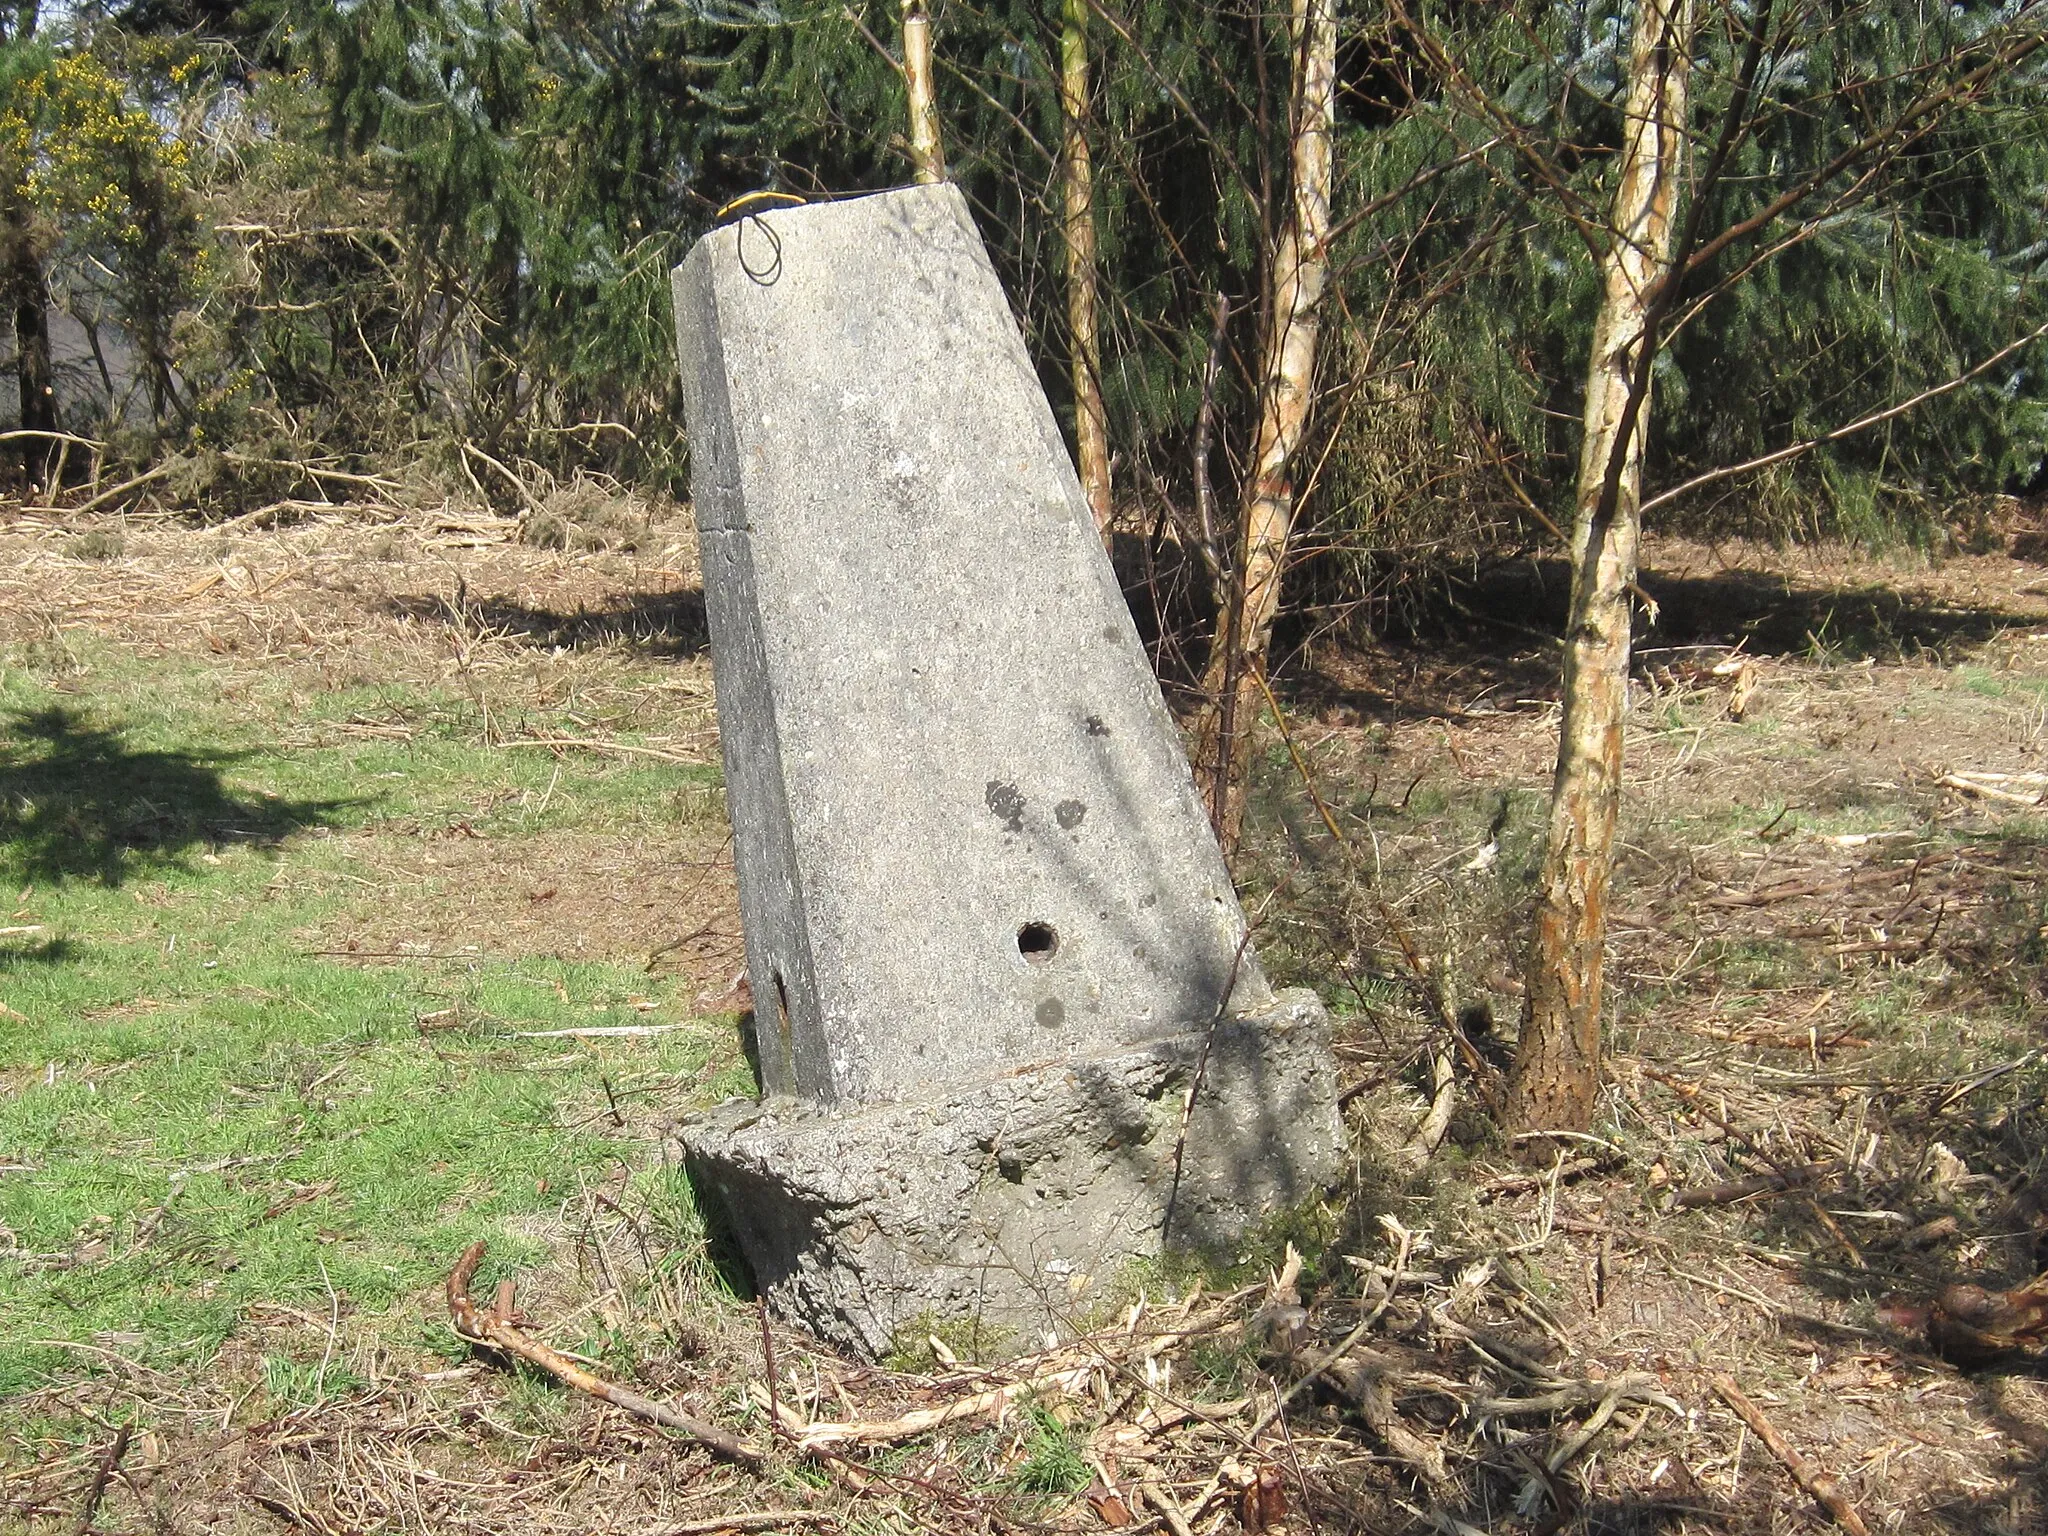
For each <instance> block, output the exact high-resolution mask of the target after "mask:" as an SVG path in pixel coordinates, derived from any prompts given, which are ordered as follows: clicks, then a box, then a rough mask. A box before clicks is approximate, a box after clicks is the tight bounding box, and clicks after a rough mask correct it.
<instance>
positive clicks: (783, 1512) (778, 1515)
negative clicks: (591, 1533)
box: [640, 1509, 839, 1536]
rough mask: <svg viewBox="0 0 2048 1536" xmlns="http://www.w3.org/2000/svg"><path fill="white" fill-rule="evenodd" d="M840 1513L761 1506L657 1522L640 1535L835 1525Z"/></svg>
mask: <svg viewBox="0 0 2048 1536" xmlns="http://www.w3.org/2000/svg"><path fill="white" fill-rule="evenodd" d="M838 1520H839V1517H838V1516H837V1515H835V1514H832V1513H831V1512H830V1511H828V1510H823V1509H763V1510H756V1511H751V1512H749V1513H747V1514H743V1515H720V1516H718V1517H717V1518H715V1519H711V1520H685V1521H683V1522H682V1523H681V1524H680V1525H657V1526H655V1527H654V1529H652V1530H650V1531H642V1532H641V1533H640V1536H715V1533H716V1532H719V1531H777V1530H781V1529H782V1528H783V1527H784V1526H786V1525H834V1524H837V1523H838Z"/></svg>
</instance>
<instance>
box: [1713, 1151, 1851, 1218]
mask: <svg viewBox="0 0 2048 1536" xmlns="http://www.w3.org/2000/svg"><path fill="white" fill-rule="evenodd" d="M1841 1171H1842V1165H1841V1163H1840V1162H1827V1163H1808V1164H1807V1165H1806V1166H1805V1167H1804V1168H1788V1169H1786V1170H1785V1171H1784V1172H1783V1173H1759V1174H1757V1175H1756V1176H1755V1177H1753V1178H1747V1179H1731V1180H1730V1181H1729V1182H1728V1183H1726V1184H1707V1185H1701V1186H1699V1187H1696V1188H1693V1189H1682V1190H1680V1191H1679V1192H1678V1205H1679V1208H1680V1209H1681V1210H1688V1211H1690V1210H1697V1209H1698V1208H1700V1207H1701V1206H1707V1205H1733V1204H1734V1203H1735V1202H1736V1201H1738V1200H1751V1199H1754V1198H1756V1197H1757V1196H1759V1195H1781V1194H1784V1193H1785V1192H1786V1191H1787V1190H1793V1189H1807V1188H1810V1187H1811V1186H1812V1185H1814V1184H1817V1183H1819V1182H1820V1181H1821V1180H1822V1179H1824V1178H1829V1177H1832V1176H1833V1175H1835V1174H1837V1173H1840V1172H1841Z"/></svg>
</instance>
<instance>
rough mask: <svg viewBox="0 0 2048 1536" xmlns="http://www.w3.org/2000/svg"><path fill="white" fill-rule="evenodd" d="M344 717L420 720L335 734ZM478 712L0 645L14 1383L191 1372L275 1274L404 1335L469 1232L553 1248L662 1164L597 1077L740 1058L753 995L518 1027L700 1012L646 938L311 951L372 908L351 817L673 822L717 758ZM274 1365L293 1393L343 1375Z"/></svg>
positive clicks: (286, 681) (6, 1207) (734, 1076)
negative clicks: (629, 1031) (553, 739)
mask: <svg viewBox="0 0 2048 1536" xmlns="http://www.w3.org/2000/svg"><path fill="white" fill-rule="evenodd" d="M352 718H354V719H358V720H361V719H371V720H375V721H379V722H391V723H396V724H403V725H404V726H406V727H408V728H409V729H411V731H412V733H413V734H412V737H411V739H410V740H406V741H393V740H383V739H376V738H371V739H367V740H365V739H362V738H360V737H357V736H350V735H348V734H346V733H343V732H340V731H337V730H336V729H334V728H335V727H336V726H337V725H339V724H340V723H342V722H347V721H349V720H351V719H352ZM501 723H502V722H501ZM539 723H540V724H542V725H547V724H548V723H547V722H545V721H542V722H539ZM479 726H480V720H479V711H478V707H477V705H476V703H475V702H474V701H473V700H472V699H471V698H470V697H469V696H468V695H467V694H466V693H464V692H463V691H461V690H458V689H449V690H446V691H440V690H436V689H432V688H422V689H416V690H414V689H406V688H400V687H395V686H394V687H384V688H374V689H365V688H344V689H340V690H336V691H334V692H331V693H315V694H311V695H307V694H301V693H299V692H297V691H296V690H295V688H294V686H293V683H292V681H291V679H290V678H288V677H286V676H284V675H282V674H265V673H262V672H256V673H254V674H253V675H250V674H242V675H234V674H227V673H223V672H219V671H214V670H210V669H207V668H205V667H203V666H200V665H197V664H190V663H179V662H176V661H163V660H153V661H151V662H149V663H148V664H147V665H146V666H145V665H144V664H143V663H141V662H139V661H136V660H134V659H131V658H129V657H126V656H124V655H122V654H120V653H117V652H114V651H112V650H111V649H104V648H93V647H87V646H81V645H80V644H79V643H78V642H76V641H67V642H66V643H64V644H61V645H60V644H57V643H55V642H43V643H41V644H38V645H35V646H22V647H13V648H7V649H0V928H12V929H17V930H23V931H18V932H14V933H11V934H7V935H5V936H0V1004H4V1007H5V1010H6V1011H5V1012H4V1013H0V1170H4V1171H0V1396H4V1395H6V1394H10V1393H15V1392H19V1391H22V1390H24V1389H28V1388H32V1387H34V1386H36V1385H38V1384H40V1383H42V1382H44V1381H46V1380H48V1379H50V1378H51V1377H52V1376H55V1375H59V1374H63V1373H68V1372H73V1371H76V1370H78V1369H80V1368H81V1367H82V1366H83V1365H87V1364H89V1363H90V1362H91V1360H92V1359H93V1356H92V1354H91V1351H92V1350H93V1349H109V1348H111V1349H114V1350H116V1351H118V1352H120V1353H123V1354H128V1355H134V1356H139V1357H141V1358H143V1359H145V1360H146V1361H147V1362H148V1363H149V1364H150V1365H151V1366H153V1367H155V1368H157V1369H197V1368H203V1367H204V1365H205V1363H206V1362H207V1361H208V1360H209V1359H210V1358H211V1357H212V1356H213V1355H214V1354H215V1352H216V1351H218V1350H219V1349H220V1347H221V1346H222V1345H223V1343H224V1342H225V1341H227V1340H228V1339H229V1338H230V1337H231V1336H232V1335H233V1334H234V1332H235V1330H236V1328H237V1325H238V1322H239V1321H240V1320H241V1319H242V1318H244V1317H245V1316H246V1315H247V1313H248V1311H249V1309H250V1308H251V1307H252V1306H253V1305H255V1304H257V1303H259V1302H264V1303H272V1304H282V1305H285V1306H291V1307H297V1308H299V1309H302V1310H303V1311H306V1312H309V1313H313V1314H315V1315H317V1316H320V1317H322V1318H325V1317H328V1316H330V1315H333V1314H338V1315H340V1316H343V1317H347V1318H350V1319H354V1320H357V1321H358V1322H361V1321H362V1320H364V1319H368V1320H370V1321H372V1322H374V1321H375V1320H376V1319H377V1318H378V1317H380V1316H388V1317H389V1318H391V1319H393V1320H394V1323H395V1325H399V1326H409V1327H411V1329H412V1331H413V1333H414V1335H415V1336H416V1335H417V1333H418V1327H417V1317H418V1311H417V1308H416V1307H411V1308H410V1309H409V1308H408V1303H411V1302H413V1301H415V1300H416V1299H417V1298H420V1297H421V1296H422V1293H425V1292H428V1291H429V1290H430V1288H431V1287H433V1286H434V1285H436V1284H437V1283H438V1282H439V1280H440V1279H441V1277H442V1276H443V1275H444V1274H445V1273H446V1270H447V1268H448V1266H449V1265H450V1263H451V1262H452V1261H453V1259H454V1257H455V1255H456V1254H458V1253H459V1252H460V1251H461V1249H462V1247H463V1246H464V1245H465V1244H467V1243H469V1242H470V1241H473V1240H475V1239H477V1238H485V1239H488V1240H490V1242H491V1243H492V1253H491V1264H490V1266H489V1274H487V1276H486V1277H485V1279H486V1280H488V1279H489V1278H491V1277H492V1276H494V1275H495V1274H497V1273H500V1272H504V1271H505V1270H507V1269H509V1268H510V1267H512V1266H515V1265H517V1264H519V1263H521V1262H522V1261H527V1262H530V1261H533V1260H535V1259H538V1258H539V1257H541V1253H540V1248H539V1244H538V1243H537V1241H536V1239H535V1238H534V1237H533V1236H532V1235H531V1234H532V1232H533V1231H534V1230H536V1228H537V1226H538V1218H541V1217H543V1216H544V1215H545V1214H546V1213H550V1212H553V1211H554V1210H555V1209H556V1208H557V1207H558V1205H559V1204H560V1202H561V1201H562V1199H563V1198H564V1192H565V1191H568V1192H572V1193H573V1192H574V1190H575V1189H576V1188H577V1184H578V1179H579V1176H581V1177H586V1178H587V1177H589V1176H590V1175H592V1174H594V1173H595V1172H597V1171H598V1170H600V1169H603V1168H607V1167H610V1168H612V1169H616V1168H617V1166H618V1163H619V1160H620V1159H621V1158H624V1159H626V1160H627V1161H628V1162H629V1163H637V1162H638V1161H639V1160H640V1158H641V1157H642V1156H643V1154H644V1150H645V1145H646V1143H645V1141H644V1140H643V1139H641V1137H640V1135H639V1133H637V1132H635V1131H633V1130H631V1129H630V1128H624V1129H622V1128H621V1127H619V1126H617V1125H615V1124H614V1122H613V1119H612V1117H611V1116H610V1115H609V1114H608V1113H607V1112H606V1111H607V1104H608V1100H607V1097H606V1089H607V1086H608V1087H609V1089H610V1093H611V1095H612V1096H613V1097H614V1098H616V1099H617V1100H618V1101H619V1102H620V1103H621V1104H623V1105H625V1106H627V1113H628V1114H631V1113H632V1112H633V1106H634V1105H636V1104H640V1103H644V1102H646V1101H647V1100H648V1099H649V1097H650V1096H651V1095H653V1094H656V1093H660V1094H662V1095H664V1102H668V1101H669V1099H668V1096H670V1095H681V1094H687V1093H690V1092H697V1093H707V1094H709V1093H716V1092H719V1091H721V1090H724V1089H729V1088H734V1087H738V1086H740V1082H741V1079H742V1077H743V1075H744V1068H743V1067H742V1066H741V1065H740V1064H739V1063H738V1058H737V1052H736V1049H735V1046H734V1043H733V1029H732V1026H731V1021H730V1020H716V1021H702V1022H699V1023H695V1024H692V1025H691V1026H690V1027H687V1028H683V1029H677V1030H674V1031H671V1032H668V1033H664V1034H660V1035H655V1036H647V1037H626V1038H614V1039H606V1040H590V1041H580V1042H579V1041H576V1040H568V1039H545V1040H536V1039H520V1038H517V1036H516V1033H515V1032H516V1031H519V1030H528V1029H559V1028H565V1027H571V1026H588V1025H593V1024H597V1025H602V1024H618V1023H629V1022H634V1023H637V1022H644V1021H647V1020H655V1021H664V1020H669V1021H673V1020H677V1019H681V1018H686V1017H687V1015H688V1013H689V1011H690V1009H689V994H688V990H687V986H686V985H685V984H679V983H675V982H670V981H665V980H662V979H659V978H656V977H650V976H648V975H645V974H643V973H642V972H641V971H640V969H639V968H637V967H635V966H630V965H619V964H607V963H582V962H572V961H565V960H559V959H553V958H546V957H526V958H509V959H490V958H474V959H461V960H457V961H454V962H443V961H433V960H423V961H417V962H408V963H403V964H386V963H361V962H355V961H350V960H348V959H346V958H342V957H338V956H333V955H321V954H317V953H313V952H312V951H313V950H315V949H316V948H318V947H319V946H318V945H316V944H314V943H312V942H310V941H309V939H308V937H307V935H309V934H310V933H312V932H314V931H316V930H317V927H318V925H319V924H320V923H322V922H323V921H324V920H329V919H331V918H333V917H334V916H335V915H336V913H337V912H338V911H339V910H340V909H341V908H342V905H343V904H344V903H345V902H349V901H356V902H358V903H360V902H361V901H362V900H363V887H362V884H361V883H360V877H359V876H355V875H353V874H352V870H353V869H354V868H355V867H356V866H354V865H353V864H352V863H351V861H350V859H349V857H348V856H347V854H348V851H349V849H348V848H345V847H344V844H349V845H352V846H353V848H354V850H355V851H356V852H358V853H360V852H361V851H362V849H363V847H364V846H365V840H366V839H367V840H368V843H367V846H369V847H370V848H371V849H372V850H375V849H376V848H377V847H379V846H382V845H383V844H384V843H385V842H386V841H389V842H391V843H396V842H398V841H399V840H402V839H407V838H416V837H419V836H422V835H429V834H431V833H432V832H434V831H436V830H439V829H445V828H450V827H455V826H458V825H460V826H463V827H465V828H467V829H468V830H469V831H473V832H474V833H476V834H477V835H479V836H484V837H493V838H507V839H511V838H518V837H522V836H531V835H533V834H535V833H537V832H541V831H554V832H559V831H564V830H571V831H573V830H576V829H580V828H588V829H594V830H603V831H606V832H611V833H616V832H618V831H620V830H621V829H642V830H645V831H647V832H649V833H656V832H664V831H665V832H668V833H670V834H671V835H674V833H675V832H676V830H677V829H678V828H680V827H682V826H685V825H686V824H687V823H689V822H690V821H691V820H693V819H699V818H701V816H702V814H703V808H704V805H705V804H706V803H707V799H709V800H711V801H712V802H713V803H715V795H716V788H717V780H716V775H715V773H713V772H712V771H710V770H703V769H693V768H684V767H679V766H671V765H653V766H650V765H648V764H647V763H646V762H645V761H644V760H639V761H627V762H623V763H621V762H614V761H607V760H605V759H599V758H589V759H583V758H575V759H570V760H565V761H559V762H558V761H556V760H555V759H553V758H552V757H551V756H550V755H548V754H546V753H537V752H523V753H522V752H510V751H503V750H494V749H492V748H489V747H487V746H485V745H483V744H482V733H481V731H480V729H479ZM549 728H551V729H553V728H555V727H553V726H550V727H549ZM341 834H348V835H347V836H342V835H341ZM378 899H379V900H388V901H396V902H400V903H403V902H404V901H406V900H409V899H413V896H412V893H408V892H405V891H403V890H388V891H386V892H385V893H384V894H383V896H381V897H379V898H378ZM419 899H421V900H425V899H429V898H428V897H427V896H425V895H424V894H422V895H420V897H419ZM484 937H488V936H484ZM649 1003H651V1004H653V1005H654V1006H653V1008H652V1009H651V1010H650V1009H648V1008H647V1007H645V1006H644V1005H646V1004H649ZM444 1010H453V1011H452V1012H444ZM423 1015H441V1017H439V1018H438V1019H436V1020H433V1021H432V1024H433V1026H434V1027H423V1023H422V1016H423ZM450 1024H452V1025H454V1026H455V1027H452V1028H449V1027H446V1026H448V1025H450ZM406 1319H411V1320H412V1321H411V1322H410V1323H407V1322H405V1321H404V1320H406ZM79 1346H85V1348H84V1349H81V1348H79ZM263 1372H264V1384H265V1386H266V1390H267V1393H268V1395H269V1396H270V1397H271V1398H272V1399H273V1400H277V1401H283V1402H296V1401H304V1400H309V1397H317V1396H321V1395H328V1396H331V1395H333V1394H334V1393H335V1392H337V1391H339V1390H345V1389H346V1387H347V1386H348V1385H349V1384H350V1382H351V1381H352V1378H351V1377H350V1376H349V1375H348V1372H347V1369H346V1368H345V1367H344V1366H342V1365H341V1364H339V1363H338V1362H335V1361H329V1362H328V1363H327V1365H326V1367H325V1369H324V1370H320V1369H319V1362H318V1361H317V1359H316V1360H315V1361H312V1362H308V1361H305V1360H301V1359H296V1358H294V1359H283V1358H280V1357H274V1356H273V1357H269V1358H267V1359H266V1360H265V1362H264V1365H263Z"/></svg>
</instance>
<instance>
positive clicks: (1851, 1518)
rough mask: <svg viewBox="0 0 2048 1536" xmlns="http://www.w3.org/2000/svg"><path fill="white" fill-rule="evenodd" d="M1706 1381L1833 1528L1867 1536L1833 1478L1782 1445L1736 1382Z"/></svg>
mask: <svg viewBox="0 0 2048 1536" xmlns="http://www.w3.org/2000/svg"><path fill="white" fill-rule="evenodd" d="M1707 1381H1708V1382H1709V1383H1710V1384H1711V1385H1712V1386H1713V1388H1714V1390H1715V1391H1716V1392H1717V1393H1719V1394H1720V1397H1721V1401H1722V1402H1724V1403H1726V1404H1727V1405H1728V1406H1729V1408H1730V1409H1732V1410H1733V1411H1734V1414H1735V1416H1736V1417H1737V1418H1738V1419H1740V1420H1742V1422H1743V1423H1745V1424H1747V1425H1748V1426H1749V1432H1750V1433H1751V1434H1753V1435H1755V1436H1756V1437H1757V1439H1759V1440H1761V1441H1763V1443H1764V1448H1765V1449H1766V1450H1768V1451H1769V1452H1770V1453H1771V1454H1772V1455H1773V1456H1775V1457H1777V1458H1778V1460H1779V1461H1780V1462H1782V1463H1783V1464H1784V1467H1785V1470H1786V1471H1787V1472H1790V1473H1791V1474H1792V1481H1793V1482H1795V1483H1797V1484H1798V1485H1799V1486H1800V1487H1801V1488H1804V1489H1805V1490H1806V1491H1807V1492H1808V1493H1809V1494H1811V1495H1812V1496H1813V1499H1814V1502H1815V1503H1817V1504H1819V1505H1820V1507H1821V1508H1822V1509H1824V1510H1826V1511H1827V1512H1828V1514H1829V1515H1830V1516H1832V1517H1833V1519H1834V1522H1835V1524H1837V1525H1839V1526H1840V1527H1841V1528H1842V1529H1843V1530H1845V1531H1847V1532H1849V1533H1850V1536H1870V1527H1869V1526H1867V1525H1865V1524H1864V1523H1863V1517H1862V1516H1861V1515H1859V1514H1858V1513H1857V1512H1856V1506H1855V1505H1854V1504H1851V1503H1850V1502H1849V1501H1848V1500H1847V1499H1845V1498H1844V1497H1842V1491H1841V1489H1840V1488H1839V1487H1837V1486H1836V1484H1835V1480H1834V1478H1833V1477H1831V1476H1829V1475H1828V1474H1827V1473H1825V1472H1817V1471H1815V1470H1814V1468H1813V1465H1812V1464H1811V1463H1810V1462H1808V1461H1807V1459H1806V1458H1805V1457H1804V1456H1801V1455H1800V1454H1799V1453H1798V1452H1797V1451H1795V1450H1793V1449H1792V1447H1791V1446H1789V1445H1787V1444H1786V1443H1785V1437H1784V1436H1782V1435H1780V1434H1779V1433H1778V1431H1777V1430H1776V1429H1774V1428H1773V1427H1772V1425H1771V1421H1770V1420H1769V1419H1767V1418H1765V1417H1764V1416H1763V1410H1761V1409H1760V1408H1758V1407H1757V1405H1756V1404H1755V1403H1752V1402H1751V1401H1750V1400H1749V1399H1748V1398H1747V1397H1745V1396H1744V1395H1743V1391H1742V1388H1740V1387H1738V1386H1737V1385H1736V1384H1735V1378H1734V1377H1733V1376H1730V1375H1729V1374H1728V1373H1727V1372H1726V1371H1709V1372H1708V1373H1707Z"/></svg>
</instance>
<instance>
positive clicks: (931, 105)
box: [903, 0, 946, 183]
mask: <svg viewBox="0 0 2048 1536" xmlns="http://www.w3.org/2000/svg"><path fill="white" fill-rule="evenodd" d="M903 87H904V91H905V93H906V94H907V95H908V97H909V98H910V160H911V164H912V165H913V166H914V167H915V168H916V173H917V179H918V181H919V182H921V183H931V182H940V181H944V180H945V179H946V151H945V149H944V147H943V146H942V145H941V144H940V142H939V103H938V97H937V94H936V91H935V87H934V84H933V81H932V22H931V16H930V14H929V13H928V12H927V11H926V9H925V0H903Z"/></svg>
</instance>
